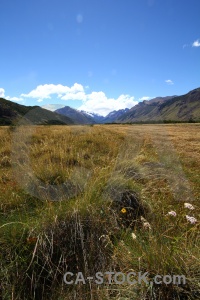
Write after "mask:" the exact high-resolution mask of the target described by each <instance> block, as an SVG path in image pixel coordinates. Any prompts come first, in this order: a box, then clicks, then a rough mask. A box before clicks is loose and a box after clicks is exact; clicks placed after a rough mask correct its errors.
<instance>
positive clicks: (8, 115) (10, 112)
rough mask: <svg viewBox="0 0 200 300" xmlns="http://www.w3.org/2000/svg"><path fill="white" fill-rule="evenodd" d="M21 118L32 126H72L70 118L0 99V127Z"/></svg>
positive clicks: (37, 107) (11, 123) (14, 122)
mask: <svg viewBox="0 0 200 300" xmlns="http://www.w3.org/2000/svg"><path fill="white" fill-rule="evenodd" d="M22 117H24V119H25V120H27V121H31V122H32V123H33V124H49V125H51V124H54V125H56V124H58V125H64V124H73V121H72V120H71V119H70V118H68V117H65V116H62V115H59V114H57V113H55V112H52V111H49V110H47V109H44V108H41V107H40V106H25V105H21V104H17V103H14V102H12V101H9V100H6V99H3V98H0V125H14V124H16V123H17V122H18V121H19V120H20V119H21V118H22Z"/></svg>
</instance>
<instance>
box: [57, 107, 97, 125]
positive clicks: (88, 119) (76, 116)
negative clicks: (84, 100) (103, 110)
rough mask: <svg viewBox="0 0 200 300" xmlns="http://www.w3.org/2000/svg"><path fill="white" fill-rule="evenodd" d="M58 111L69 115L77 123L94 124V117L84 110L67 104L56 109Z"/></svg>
mask: <svg viewBox="0 0 200 300" xmlns="http://www.w3.org/2000/svg"><path fill="white" fill-rule="evenodd" d="M55 112H56V113H58V114H61V115H63V116H67V117H69V118H70V119H71V120H73V122H74V123H75V124H94V123H96V122H95V120H94V118H93V117H92V116H91V115H89V114H88V113H85V112H83V111H79V110H77V109H74V108H71V107H69V106H65V107H62V108H59V109H57V110H55Z"/></svg>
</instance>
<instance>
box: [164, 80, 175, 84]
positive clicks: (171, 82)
mask: <svg viewBox="0 0 200 300" xmlns="http://www.w3.org/2000/svg"><path fill="white" fill-rule="evenodd" d="M165 82H166V83H167V84H169V85H172V84H174V83H173V81H172V80H171V79H167V80H165Z"/></svg>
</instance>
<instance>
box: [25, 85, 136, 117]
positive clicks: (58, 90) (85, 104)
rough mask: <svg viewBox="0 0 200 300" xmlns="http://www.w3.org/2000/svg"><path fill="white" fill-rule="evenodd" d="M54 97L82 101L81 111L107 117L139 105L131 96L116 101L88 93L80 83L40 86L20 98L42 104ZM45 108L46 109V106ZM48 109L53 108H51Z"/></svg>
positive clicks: (100, 93) (103, 94) (94, 93)
mask: <svg viewBox="0 0 200 300" xmlns="http://www.w3.org/2000/svg"><path fill="white" fill-rule="evenodd" d="M52 95H56V97H57V99H59V100H63V101H67V100H80V101H82V105H81V106H80V107H79V109H81V110H85V111H88V112H95V113H98V114H101V115H103V116H106V115H107V114H108V113H109V112H111V111H113V110H118V109H124V108H126V107H128V108H131V107H133V106H134V105H136V104H137V103H138V101H135V100H134V97H133V96H130V95H124V94H122V95H120V96H119V97H118V98H117V99H114V98H108V97H107V96H106V94H105V93H104V92H102V91H100V92H91V93H86V91H85V89H84V87H83V86H82V85H81V84H78V83H75V84H74V85H73V86H71V87H68V86H64V85H61V84H57V85H55V84H44V85H39V86H37V87H36V88H35V89H34V90H32V91H30V92H29V93H28V94H21V95H20V97H23V98H32V99H35V100H36V101H37V102H42V101H43V100H45V99H51V97H52ZM64 105H67V104H64ZM64 105H63V106H64ZM43 107H45V105H44V106H43ZM46 107H47V105H46ZM48 107H49V108H52V107H51V106H48Z"/></svg>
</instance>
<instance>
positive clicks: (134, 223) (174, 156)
mask: <svg viewBox="0 0 200 300" xmlns="http://www.w3.org/2000/svg"><path fill="white" fill-rule="evenodd" d="M199 129H200V125H199V124H168V125H163V124H160V125H94V126H33V127H30V128H29V127H20V128H9V127H0V200H1V201H0V213H1V219H0V245H1V254H0V267H1V269H0V279H1V285H0V298H2V299H5V300H7V299H8V300H10V299H14V300H21V299H23V300H25V299H26V300H29V299H38V300H39V299H44V300H45V299H59V300H65V299H66V300H70V299H86V300H87V299H119V300H122V299H123V300H124V299H156V300H157V299H198V298H200V285H199V279H200V273H199V260H200V256H199V253H200V251H199V250H200V238H199V219H200V214H199V212H200V210H199V199H200V177H199V169H200V150H199V149H200V130H199ZM185 202H189V203H191V204H192V205H193V206H194V208H195V209H194V210H189V209H187V208H185V207H184V203H185ZM170 211H175V212H176V217H174V216H172V215H169V214H168V212H170ZM186 215H189V216H192V217H194V218H196V219H197V222H196V223H194V224H191V223H190V222H189V221H187V219H186ZM133 233H134V235H133ZM66 271H70V272H73V273H77V272H83V274H84V276H85V277H87V276H94V275H95V273H96V272H102V273H104V272H106V271H113V272H122V273H124V274H128V273H129V272H130V271H132V272H135V273H138V272H143V273H144V272H148V280H149V282H150V281H152V280H153V278H154V277H155V276H156V275H157V274H158V275H171V276H173V275H184V276H185V277H186V284H179V285H176V284H173V283H170V284H169V285H167V284H165V283H162V284H160V285H158V284H155V283H152V284H150V283H149V284H145V283H141V284H134V285H130V284H128V283H123V284H121V285H117V284H115V282H113V281H112V283H111V284H108V282H107V281H106V280H105V281H104V284H102V285H97V284H95V283H94V282H87V283H86V284H85V285H83V284H78V285H75V284H73V285H70V286H69V285H66V284H65V283H64V282H63V275H64V273H65V272H66Z"/></svg>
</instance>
